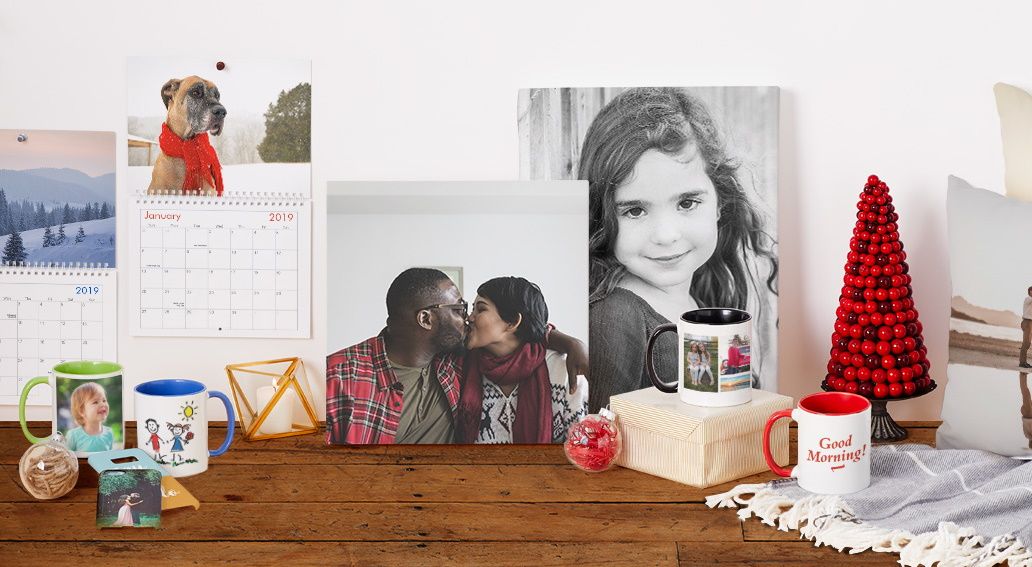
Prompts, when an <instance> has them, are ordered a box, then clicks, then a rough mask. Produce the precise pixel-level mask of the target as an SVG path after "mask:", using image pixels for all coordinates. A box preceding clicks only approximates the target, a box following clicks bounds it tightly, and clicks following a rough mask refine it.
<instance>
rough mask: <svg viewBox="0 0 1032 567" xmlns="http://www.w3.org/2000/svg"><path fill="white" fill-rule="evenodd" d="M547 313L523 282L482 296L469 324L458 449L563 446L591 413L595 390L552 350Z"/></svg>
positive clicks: (491, 287) (490, 286)
mask: <svg viewBox="0 0 1032 567" xmlns="http://www.w3.org/2000/svg"><path fill="white" fill-rule="evenodd" d="M547 321H548V305H547V304H546V303H545V298H544V295H542V293H541V289H540V288H539V287H538V286H537V285H535V284H534V283H531V282H529V281H527V280H526V279H524V278H519V277H501V278H494V279H491V280H488V281H486V282H484V284H483V285H481V286H480V287H479V288H478V289H477V298H476V300H475V302H474V304H473V311H472V313H471V314H470V316H469V330H468V333H467V338H466V348H467V349H468V352H467V354H466V360H465V362H464V365H463V376H462V395H461V397H460V402H459V415H458V419H457V423H456V429H457V433H458V439H457V441H458V442H459V443H561V442H563V441H564V440H565V439H566V430H567V429H569V426H570V424H572V423H574V422H576V421H577V420H578V419H580V418H581V417H582V416H584V415H585V414H586V413H587V402H588V383H587V380H586V379H585V378H584V377H583V376H577V377H576V380H574V381H571V380H570V379H569V375H568V374H567V371H566V365H565V363H564V357H563V355H561V354H559V353H557V352H555V351H551V350H547V349H546V348H545V336H546V334H547V333H548V331H549V327H548V324H547Z"/></svg>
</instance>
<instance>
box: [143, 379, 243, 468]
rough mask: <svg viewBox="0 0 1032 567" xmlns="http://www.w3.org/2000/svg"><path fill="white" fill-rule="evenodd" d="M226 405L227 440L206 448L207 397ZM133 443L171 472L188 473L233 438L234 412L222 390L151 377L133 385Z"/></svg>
mask: <svg viewBox="0 0 1032 567" xmlns="http://www.w3.org/2000/svg"><path fill="white" fill-rule="evenodd" d="M209 397H212V398H218V399H220V400H222V403H223V404H225V406H226V421H227V423H228V426H227V429H226V440H225V441H224V442H223V443H222V446H221V447H219V448H218V449H216V450H214V451H209V450H208V419H207V417H206V413H207V411H206V409H205V408H207V405H208V398H209ZM134 399H135V404H136V405H135V408H136V409H135V411H136V446H137V447H139V448H141V449H143V450H144V451H146V452H147V454H148V455H150V456H151V457H152V458H153V459H154V460H155V461H157V462H158V464H160V465H161V466H163V467H164V468H165V470H167V471H168V472H169V474H171V475H172V476H177V477H182V476H191V475H195V474H199V473H202V472H204V471H206V470H208V457H216V456H218V455H221V454H222V453H225V452H226V450H227V449H229V444H230V443H232V442H233V430H234V426H235V422H236V415H235V414H234V413H233V405H232V404H231V403H230V401H229V398H227V397H226V395H225V394H223V393H222V392H216V391H208V388H207V387H206V386H205V385H204V384H202V383H200V382H198V381H196V380H151V381H150V382H144V383H143V384H140V385H138V386H136V396H135V398H134Z"/></svg>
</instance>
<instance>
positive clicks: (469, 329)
mask: <svg viewBox="0 0 1032 567" xmlns="http://www.w3.org/2000/svg"><path fill="white" fill-rule="evenodd" d="M517 121H518V126H519V143H520V169H521V177H523V178H524V179H528V181H522V182H432V183H419V182H366V183H363V182H340V183H331V184H330V185H329V191H328V223H327V233H328V234H327V239H328V245H327V248H328V266H329V269H328V274H327V277H328V283H329V285H328V290H329V297H328V304H329V321H328V331H329V332H328V336H329V344H328V345H327V347H328V348H327V352H328V353H329V355H328V356H327V363H326V422H327V434H326V441H327V443H330V444H395V443H398V444H409V443H426V444H448V443H494V444H500V443H516V444H526V443H562V442H563V441H565V436H566V431H567V429H568V428H569V426H570V425H571V424H573V423H575V422H576V421H578V420H579V419H580V418H581V417H583V416H584V415H587V414H589V413H597V412H598V411H599V409H600V408H602V407H605V406H607V405H608V402H609V397H610V396H612V395H614V394H620V393H624V392H629V391H633V390H638V389H641V388H646V387H650V386H651V381H650V379H649V377H648V374H647V373H646V370H645V366H646V365H645V359H644V357H645V345H646V343H647V341H648V338H649V335H650V334H651V332H652V331H653V330H654V329H655V328H656V327H658V326H659V325H661V324H663V323H667V322H669V321H676V320H678V319H679V318H680V315H681V313H683V312H685V311H689V310H691V309H698V308H703V307H733V308H737V309H744V310H746V311H748V312H749V313H750V314H751V315H752V319H753V322H754V326H753V333H752V343H751V344H749V345H748V346H747V347H739V350H741V348H746V349H747V350H748V352H749V359H750V363H749V364H748V365H746V366H741V368H742V369H744V370H743V372H742V373H741V374H742V376H744V379H747V380H748V381H750V382H751V385H752V386H753V387H755V388H762V389H766V390H772V391H776V389H777V342H776V329H777V275H778V258H777V226H776V221H775V218H776V211H777V149H778V89H777V88H775V87H704V88H626V89H624V88H573V89H526V90H523V91H520V94H519V103H518V113H517ZM531 180H533V181H531ZM664 339H665V341H666V342H664V341H662V340H661V341H660V343H661V344H659V345H658V347H659V348H657V352H656V356H655V364H656V367H657V369H658V370H659V372H660V374H661V375H663V376H671V377H676V376H677V371H676V368H677V364H678V360H677V354H676V353H677V344H676V339H675V338H674V337H673V336H671V335H666V336H665V337H664ZM697 350H699V351H700V352H702V350H703V349H702V347H700V348H699V349H697ZM709 350H712V349H706V351H707V352H708V351H709ZM712 354H713V356H712V362H711V364H707V365H706V367H707V369H709V372H703V371H702V366H701V363H700V372H699V373H698V374H697V375H693V376H695V380H696V382H693V385H692V386H691V387H693V388H695V389H702V390H705V389H707V388H712V387H713V385H714V384H716V380H715V378H716V375H713V376H711V374H713V373H714V372H718V373H719V372H724V371H725V362H724V361H723V360H721V359H720V358H719V353H715V352H714V353H712ZM701 357H702V355H701V354H700V361H701V360H702V358H701ZM736 368H738V366H736Z"/></svg>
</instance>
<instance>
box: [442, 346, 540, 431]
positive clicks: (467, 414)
mask: <svg viewBox="0 0 1032 567" xmlns="http://www.w3.org/2000/svg"><path fill="white" fill-rule="evenodd" d="M462 375H463V381H462V395H461V397H460V398H459V400H460V401H459V416H458V423H457V424H456V425H457V426H458V427H457V429H458V436H459V438H458V442H459V443H475V442H476V440H477V435H478V434H479V433H480V419H481V416H482V412H483V409H482V408H483V405H484V384H483V382H482V381H481V376H484V377H486V378H487V379H488V380H490V381H492V382H494V383H495V384H497V385H499V386H511V385H514V384H519V387H520V391H519V401H518V402H517V403H516V421H515V423H513V426H512V441H513V443H551V442H552V382H551V381H550V380H549V379H548V366H547V365H546V364H545V346H544V345H542V344H538V343H534V344H531V343H526V344H524V345H523V346H522V347H520V348H518V349H517V350H516V352H513V353H512V354H510V355H507V356H502V357H495V356H492V355H491V354H489V353H488V352H487V351H484V350H475V351H470V352H468V353H466V360H465V363H464V364H463V371H462Z"/></svg>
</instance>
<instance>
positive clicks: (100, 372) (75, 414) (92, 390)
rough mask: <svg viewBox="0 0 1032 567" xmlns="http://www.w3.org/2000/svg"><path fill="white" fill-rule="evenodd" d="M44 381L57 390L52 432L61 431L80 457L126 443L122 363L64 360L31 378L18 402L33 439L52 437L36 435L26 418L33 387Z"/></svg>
mask: <svg viewBox="0 0 1032 567" xmlns="http://www.w3.org/2000/svg"><path fill="white" fill-rule="evenodd" d="M40 384H49V385H50V389H51V391H52V393H53V403H52V404H51V408H52V414H51V421H52V422H53V425H52V426H51V435H53V434H54V433H61V435H62V436H63V437H64V442H65V445H67V446H68V449H69V450H70V451H72V452H74V453H75V455H76V456H77V457H88V456H89V455H91V454H93V453H97V452H103V451H112V450H118V449H121V448H122V447H124V446H125V443H124V441H125V420H124V419H123V417H122V366H121V365H120V364H118V363H115V362H105V361H102V360H76V361H71V362H62V363H61V364H58V365H57V366H55V367H54V369H53V371H52V372H51V374H50V375H48V376H37V377H36V378H33V379H32V380H29V381H28V382H27V383H26V384H25V387H24V388H23V389H22V393H21V399H20V400H19V403H18V421H20V422H21V427H22V432H23V433H24V434H25V438H26V439H28V440H29V441H31V442H32V443H42V442H44V441H46V440H48V439H50V436H47V437H43V438H39V437H36V436H35V435H33V434H32V433H31V432H30V431H29V426H28V424H27V423H26V420H25V404H26V401H27V400H28V398H29V390H31V389H33V388H35V387H36V386H39V385H40Z"/></svg>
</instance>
